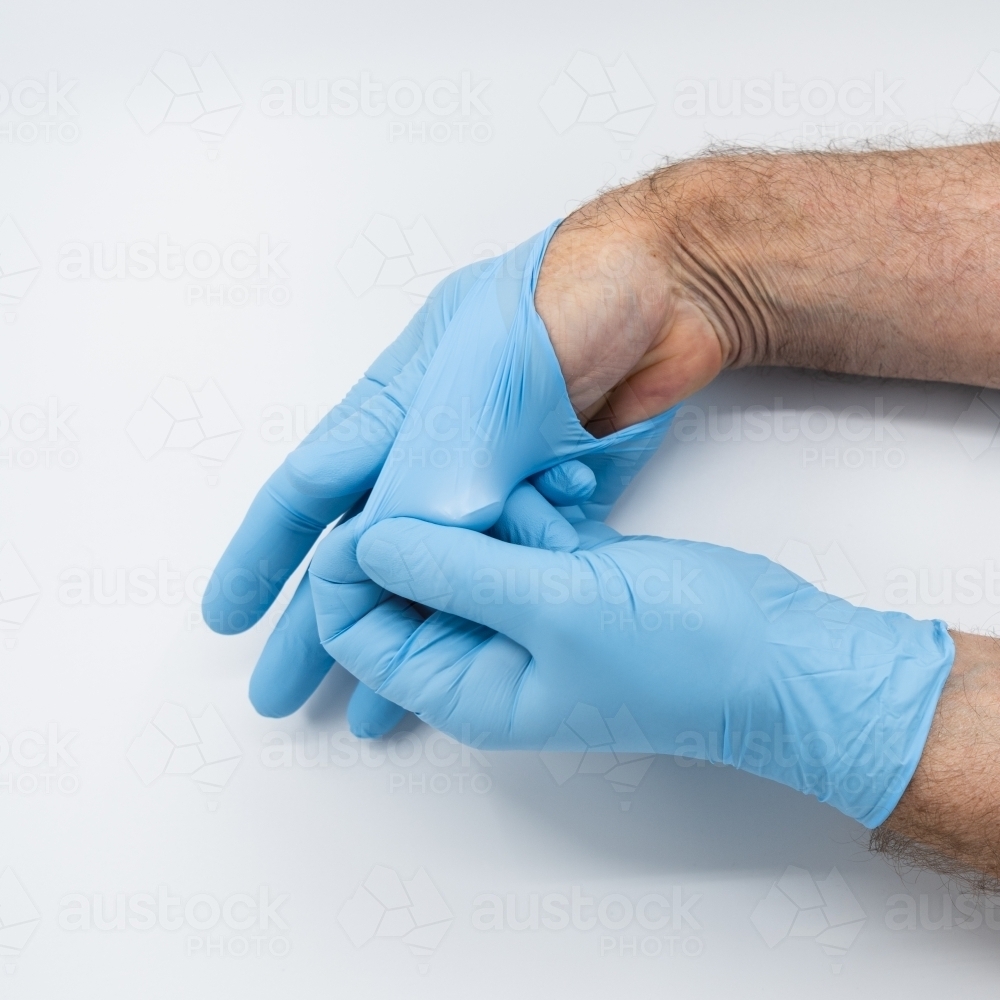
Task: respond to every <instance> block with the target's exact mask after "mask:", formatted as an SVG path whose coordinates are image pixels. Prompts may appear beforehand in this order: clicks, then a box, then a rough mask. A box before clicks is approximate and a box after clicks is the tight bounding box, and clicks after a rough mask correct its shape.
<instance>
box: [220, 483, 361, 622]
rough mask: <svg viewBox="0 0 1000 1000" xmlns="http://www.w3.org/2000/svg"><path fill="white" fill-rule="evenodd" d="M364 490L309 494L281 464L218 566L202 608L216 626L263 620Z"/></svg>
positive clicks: (263, 489) (248, 513)
mask: <svg viewBox="0 0 1000 1000" xmlns="http://www.w3.org/2000/svg"><path fill="white" fill-rule="evenodd" d="M359 495H360V494H359V493H357V492H355V493H348V494H346V495H344V496H341V497H336V498H332V499H326V500H321V499H317V498H315V497H307V496H303V495H302V494H301V493H299V492H298V491H297V490H296V489H295V488H294V487H293V486H292V484H291V483H290V482H289V480H288V475H287V470H286V468H285V466H282V467H281V468H279V469H278V470H277V471H276V472H275V473H274V474H273V475H272V476H271V478H270V479H269V480H268V481H267V482H266V483H265V484H264V487H263V488H262V489H261V491H260V492H259V493H258V494H257V496H256V497H255V498H254V500H253V503H252V504H251V505H250V509H249V510H248V511H247V513H246V516H245V517H244V518H243V523H242V524H241V525H240V526H239V528H238V529H237V531H236V534H235V535H233V538H232V540H231V541H230V543H229V545H228V546H227V547H226V550H225V552H223V554H222V556H221V558H220V559H219V562H218V564H217V565H216V567H215V569H214V570H213V572H212V576H211V579H210V580H209V583H208V587H207V588H206V590H205V596H204V597H203V598H202V605H201V612H202V617H203V618H204V619H205V624H206V625H208V627H209V628H210V629H212V630H213V631H214V632H220V633H222V634H223V635H233V634H234V633H236V632H243V631H245V630H246V629H248V628H250V627H251V626H252V625H255V624H256V623H257V622H258V621H260V619H261V617H263V615H264V614H265V612H266V611H267V609H268V608H269V607H270V606H271V605H272V603H273V602H274V599H275V598H276V597H277V596H278V594H279V593H280V591H281V588H282V587H283V586H284V585H285V583H286V582H287V580H288V578H289V577H290V576H291V575H292V573H294V572H295V569H296V567H298V565H299V564H300V563H301V562H302V560H303V559H304V558H305V556H306V554H307V553H308V552H309V550H310V549H311V548H312V547H313V545H314V544H315V542H316V539H317V538H318V537H319V536H320V534H321V533H322V532H323V530H324V529H325V528H326V526H327V525H328V524H330V523H331V522H332V521H335V520H336V519H337V518H338V517H340V515H341V514H343V513H344V511H345V510H347V509H348V508H349V507H350V506H351V505H352V503H354V502H355V501H356V500H357V499H358V497H359Z"/></svg>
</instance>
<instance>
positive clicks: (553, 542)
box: [542, 518, 580, 552]
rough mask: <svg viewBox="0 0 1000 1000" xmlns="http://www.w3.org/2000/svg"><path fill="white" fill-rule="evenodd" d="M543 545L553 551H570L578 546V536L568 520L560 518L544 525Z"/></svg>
mask: <svg viewBox="0 0 1000 1000" xmlns="http://www.w3.org/2000/svg"><path fill="white" fill-rule="evenodd" d="M542 544H543V547H544V548H546V549H551V550H552V551H553V552H572V551H574V550H575V549H577V548H579V547H580V536H579V535H578V534H577V533H576V529H575V528H574V527H573V525H571V524H570V523H569V522H568V521H565V520H562V519H561V518H560V519H559V520H557V521H551V522H550V523H549V524H547V525H546V526H545V538H544V540H543V543H542Z"/></svg>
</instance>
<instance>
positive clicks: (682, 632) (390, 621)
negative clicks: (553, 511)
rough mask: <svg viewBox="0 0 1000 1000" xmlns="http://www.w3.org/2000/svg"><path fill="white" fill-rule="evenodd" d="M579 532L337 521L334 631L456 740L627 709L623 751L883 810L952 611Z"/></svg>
mask: <svg viewBox="0 0 1000 1000" xmlns="http://www.w3.org/2000/svg"><path fill="white" fill-rule="evenodd" d="M575 528H576V530H577V532H578V534H579V536H580V537H581V539H582V540H583V545H582V546H581V548H580V549H578V550H577V551H574V552H552V551H546V550H544V549H538V548H535V549H532V548H526V547H523V546H520V545H511V544H505V543H504V542H501V541H498V540H496V539H494V538H490V537H487V536H485V535H482V534H478V533H476V532H471V531H467V530H462V529H460V528H449V527H443V526H440V525H436V524H430V523H426V522H423V521H419V520H415V519H411V518H397V519H389V520H385V521H381V522H379V523H377V524H375V525H374V526H373V527H371V528H370V529H369V530H368V531H367V532H365V533H364V535H362V537H361V539H360V541H356V540H355V537H354V536H355V532H354V531H352V529H351V525H350V524H347V525H344V526H343V527H338V528H337V529H335V530H334V531H333V532H332V533H331V534H330V535H329V536H328V537H327V538H326V539H324V541H323V542H322V544H321V545H320V546H319V548H318V549H317V551H316V553H315V556H314V558H313V561H312V565H311V568H310V576H311V580H312V593H313V600H314V603H315V605H316V613H317V621H318V623H319V627H320V636H321V638H322V640H323V644H324V646H325V647H326V649H327V650H328V651H329V653H330V655H331V656H335V657H336V658H337V660H338V661H339V662H340V663H342V664H343V665H344V666H345V667H347V669H348V670H350V671H351V672H352V673H354V674H355V675H356V676H357V677H358V678H359V679H360V680H362V681H363V682H364V683H365V684H367V685H369V686H370V687H371V688H372V689H373V690H374V691H376V692H378V693H379V694H380V695H383V696H384V697H386V698H390V699H392V700H393V701H394V702H396V703H397V704H399V705H402V706H404V707H406V708H407V709H409V710H410V711H412V712H414V713H415V714H416V715H418V716H419V717H420V718H422V719H423V720H425V721H426V722H427V723H429V724H430V725H432V726H435V727H436V728H438V729H441V730H443V731H444V732H446V733H448V734H450V735H451V736H453V737H455V738H456V739H460V738H462V735H463V733H464V734H465V735H466V738H469V735H470V734H471V736H472V737H473V738H475V739H476V740H477V745H480V746H484V747H488V748H511V749H543V748H544V749H546V750H560V749H564V750H577V751H578V750H579V746H580V740H579V738H578V737H577V736H576V735H575V734H574V733H573V730H572V728H571V727H572V726H573V725H574V724H575V725H576V727H577V729H579V728H580V722H581V720H583V723H584V724H585V723H586V720H587V717H588V716H590V717H592V718H594V719H608V720H612V722H614V721H615V720H616V719H617V720H618V725H617V726H613V727H612V728H613V731H614V735H615V738H616V743H615V746H614V749H615V751H616V752H625V753H628V752H636V753H640V752H645V753H648V752H649V748H650V746H652V749H653V750H654V751H655V752H657V753H666V754H679V755H683V756H692V757H698V758H702V759H707V760H711V761H712V762H714V763H726V764H731V765H733V766H735V767H738V768H742V769H744V770H747V771H751V772H753V773H755V774H759V775H762V776H764V777H768V778H772V779H774V780H776V781H780V782H783V783H784V784H786V785H790V786H792V787H793V788H796V789H799V790H800V791H803V792H806V793H809V794H812V795H815V796H817V797H818V798H819V799H820V800H821V801H824V802H829V803H830V804H831V805H833V806H835V807H836V808H837V809H839V810H840V811H841V812H843V813H846V814H847V815H848V816H851V817H853V818H855V819H857V820H859V821H861V822H862V823H864V824H865V825H867V826H869V827H873V826H877V825H878V824H880V823H881V822H882V821H883V820H885V818H886V817H887V816H888V815H889V813H890V812H891V811H892V809H893V808H894V807H895V805H896V802H897V801H898V800H899V798H900V796H901V795H902V793H903V791H904V790H905V788H906V786H907V784H908V782H909V780H910V777H911V776H912V774H913V772H914V770H915V768H916V765H917V762H918V760H919V758H920V754H921V751H922V749H923V745H924V742H925V740H926V737H927V732H928V730H929V728H930V724H931V719H932V716H933V714H934V710H935V706H936V704H937V701H938V697H939V695H940V692H941V688H942V686H943V685H944V682H945V680H946V678H947V676H948V673H949V671H950V669H951V664H952V660H953V658H954V646H953V644H952V640H951V637H950V636H949V634H948V632H947V630H946V628H945V625H944V624H943V623H942V622H940V621H916V620H914V619H912V618H910V617H909V616H908V615H905V614H899V613H881V612H877V611H872V610H869V609H867V608H856V607H854V606H853V605H851V604H849V603H847V602H846V601H843V600H840V599H839V598H836V597H830V596H828V595H826V594H824V593H822V592H821V591H819V590H817V589H816V588H815V587H813V586H812V585H811V584H809V583H807V582H806V581H804V580H802V579H801V578H799V577H797V576H795V575H794V574H793V573H791V572H789V571H788V570H786V569H784V568H783V567H781V566H779V565H777V564H775V563H773V562H770V561H769V560H768V559H766V558H764V557H763V556H755V555H747V554H745V553H742V552H737V551H735V550H733V549H728V548H722V547H719V546H715V545H708V544H704V543H699V542H686V541H675V540H670V539H664V538H652V537H647V536H621V535H618V534H617V532H614V531H613V530H612V529H611V528H609V527H607V526H605V525H603V524H598V523H596V522H593V521H585V522H581V523H578V524H576V525H575ZM382 588H386V589H388V590H391V591H392V592H394V593H395V594H396V595H400V596H390V597H387V596H386V594H385V592H384V591H383V589H382ZM412 602H419V604H420V605H423V606H428V607H430V608H435V609H437V611H436V612H435V613H434V614H432V615H430V617H427V618H426V620H424V616H423V614H421V613H418V609H417V605H416V604H414V603H412ZM623 708H624V709H627V713H628V714H629V715H630V716H631V719H632V720H634V722H635V724H636V725H637V726H638V728H637V729H636V728H635V726H632V725H631V722H630V720H629V719H628V716H627V715H623V714H622V709H623ZM626 723H628V724H626ZM479 740H481V742H478V741H479Z"/></svg>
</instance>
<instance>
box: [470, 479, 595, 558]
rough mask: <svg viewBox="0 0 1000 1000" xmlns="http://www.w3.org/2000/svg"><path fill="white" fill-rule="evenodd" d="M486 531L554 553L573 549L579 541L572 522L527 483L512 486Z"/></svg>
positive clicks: (510, 540)
mask: <svg viewBox="0 0 1000 1000" xmlns="http://www.w3.org/2000/svg"><path fill="white" fill-rule="evenodd" d="M489 534H490V535H492V536H493V537H494V538H499V539H500V540H501V541H503V542H511V543H513V544H514V545H528V546H532V547H533V548H542V549H552V550H554V551H557V552H572V551H573V550H574V549H575V548H576V547H577V546H578V545H579V544H580V539H579V537H578V536H577V533H576V530H575V529H574V528H573V525H571V524H570V523H569V521H567V520H566V518H565V517H563V515H562V514H560V513H559V511H557V510H556V509H555V507H553V506H552V505H551V504H550V503H549V502H548V500H546V499H545V497H543V496H542V494H541V493H540V492H539V491H538V490H536V489H535V487H534V486H532V485H531V484H530V483H521V485H520V486H518V487H516V488H515V489H514V492H513V493H511V495H510V496H509V497H508V498H507V502H506V504H504V508H503V512H502V513H501V514H500V518H499V520H498V521H497V523H496V524H494V525H493V527H492V528H490V529H489Z"/></svg>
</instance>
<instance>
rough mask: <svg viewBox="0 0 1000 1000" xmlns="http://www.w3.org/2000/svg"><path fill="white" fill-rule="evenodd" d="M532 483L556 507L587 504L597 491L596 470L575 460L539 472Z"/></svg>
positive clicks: (532, 479)
mask: <svg viewBox="0 0 1000 1000" xmlns="http://www.w3.org/2000/svg"><path fill="white" fill-rule="evenodd" d="M531 483H532V484H533V485H534V487H535V488H536V489H537V490H538V492H539V493H541V494H542V496H543V497H545V499H546V500H548V501H549V503H551V504H554V505H555V506H556V507H571V506H574V505H576V504H581V503H585V502H586V501H587V500H589V499H590V498H591V497H592V496H593V495H594V490H596V489H597V477H596V476H595V475H594V470H593V469H591V468H590V466H589V465H585V464H584V463H583V462H581V461H578V460H577V459H575V458H572V459H570V460H569V461H568V462H562V463H560V464H559V465H554V466H553V467H552V468H551V469H546V470H545V471H544V472H539V473H538V475H537V476H532V477H531Z"/></svg>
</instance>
